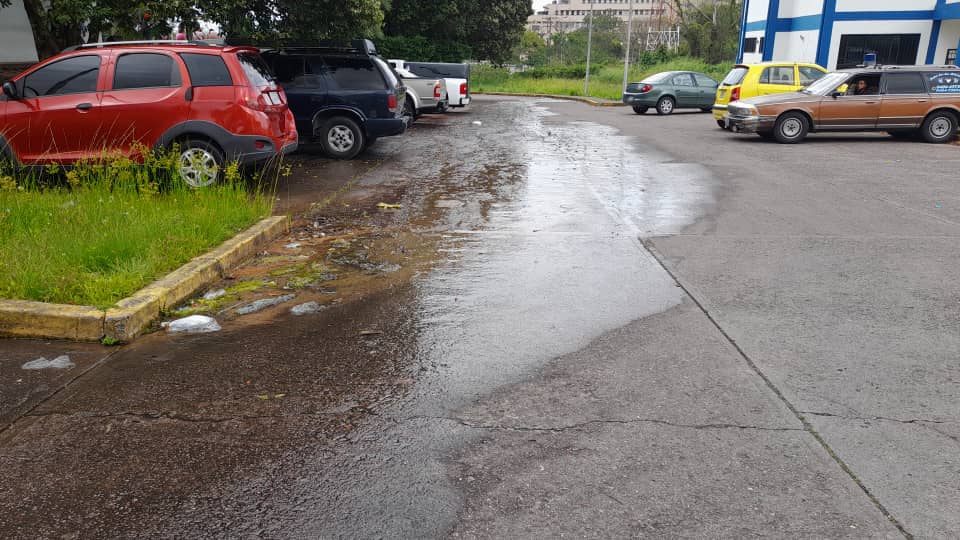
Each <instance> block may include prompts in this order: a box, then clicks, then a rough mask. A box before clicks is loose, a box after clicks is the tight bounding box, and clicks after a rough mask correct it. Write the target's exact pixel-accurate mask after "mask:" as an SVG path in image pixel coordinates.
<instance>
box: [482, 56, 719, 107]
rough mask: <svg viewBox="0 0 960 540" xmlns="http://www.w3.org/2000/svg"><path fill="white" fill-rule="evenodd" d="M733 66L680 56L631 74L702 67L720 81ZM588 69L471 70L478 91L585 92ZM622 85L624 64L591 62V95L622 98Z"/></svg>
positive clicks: (634, 69) (632, 78)
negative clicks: (512, 71)
mask: <svg viewBox="0 0 960 540" xmlns="http://www.w3.org/2000/svg"><path fill="white" fill-rule="evenodd" d="M731 67H732V66H731V64H707V63H706V62H704V61H703V60H700V59H697V58H687V57H679V58H674V59H671V60H668V61H666V62H662V63H658V64H653V65H649V66H632V67H631V69H630V72H629V76H628V77H627V78H628V80H629V81H639V80H642V79H644V78H646V77H649V76H650V75H653V74H655V73H660V72H662V71H699V72H701V73H706V74H707V75H709V76H711V77H713V78H714V79H716V80H718V81H719V80H721V79H723V77H724V76H725V75H726V74H727V72H728V71H730V68H731ZM584 72H585V66H578V67H574V68H573V69H571V67H569V66H564V67H563V68H557V67H554V68H551V67H547V68H537V69H533V70H530V71H526V72H520V73H513V74H511V73H509V72H507V70H505V69H500V68H494V67H490V66H476V67H475V68H474V69H473V71H472V72H471V77H470V85H471V88H472V90H473V91H475V92H510V93H519V94H551V95H560V96H583V95H584V93H583V90H584V76H583V74H584ZM622 88H623V65H622V64H621V65H609V66H599V65H596V66H591V68H590V96H592V97H598V98H605V99H616V100H618V99H620V97H621V96H622Z"/></svg>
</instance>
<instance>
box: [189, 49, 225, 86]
mask: <svg viewBox="0 0 960 540" xmlns="http://www.w3.org/2000/svg"><path fill="white" fill-rule="evenodd" d="M180 57H181V58H183V62H184V63H185V64H186V65H187V73H189V74H190V82H191V84H193V86H233V79H231V78H230V72H229V71H228V70H227V64H225V63H224V62H223V58H220V56H219V55H216V54H195V53H182V54H181V55H180Z"/></svg>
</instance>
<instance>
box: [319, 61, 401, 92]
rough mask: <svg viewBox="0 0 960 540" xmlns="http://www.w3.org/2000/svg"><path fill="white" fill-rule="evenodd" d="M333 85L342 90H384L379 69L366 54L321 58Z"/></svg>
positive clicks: (384, 84)
mask: <svg viewBox="0 0 960 540" xmlns="http://www.w3.org/2000/svg"><path fill="white" fill-rule="evenodd" d="M323 62H324V64H325V67H326V71H327V73H328V74H329V76H330V77H329V78H330V79H331V80H332V81H333V84H334V87H336V88H340V89H343V90H385V89H386V88H387V85H386V83H385V82H384V81H383V77H382V76H381V75H380V71H378V70H377V68H376V67H375V66H374V65H373V62H372V61H371V60H370V58H368V57H366V56H326V57H324V58H323Z"/></svg>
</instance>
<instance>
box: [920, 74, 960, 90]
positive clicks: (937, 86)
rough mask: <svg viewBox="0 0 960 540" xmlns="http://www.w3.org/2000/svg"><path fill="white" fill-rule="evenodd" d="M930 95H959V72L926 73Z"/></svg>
mask: <svg viewBox="0 0 960 540" xmlns="http://www.w3.org/2000/svg"><path fill="white" fill-rule="evenodd" d="M926 77H927V82H928V83H930V93H932V94H960V71H942V72H940V73H927V74H926Z"/></svg>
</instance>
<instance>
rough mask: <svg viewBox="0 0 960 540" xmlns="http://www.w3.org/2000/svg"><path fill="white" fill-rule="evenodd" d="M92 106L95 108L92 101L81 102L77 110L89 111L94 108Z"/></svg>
mask: <svg viewBox="0 0 960 540" xmlns="http://www.w3.org/2000/svg"><path fill="white" fill-rule="evenodd" d="M92 108H93V104H92V103H81V104H79V105H77V110H78V111H89V110H90V109H92Z"/></svg>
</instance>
